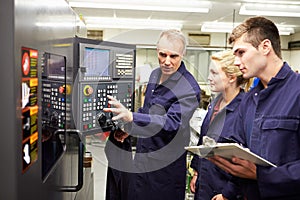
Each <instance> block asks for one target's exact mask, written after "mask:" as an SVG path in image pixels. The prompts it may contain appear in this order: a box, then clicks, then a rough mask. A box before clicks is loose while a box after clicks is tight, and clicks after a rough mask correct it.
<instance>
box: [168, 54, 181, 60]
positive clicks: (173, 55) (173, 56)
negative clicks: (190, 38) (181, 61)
mask: <svg viewBox="0 0 300 200" xmlns="http://www.w3.org/2000/svg"><path fill="white" fill-rule="evenodd" d="M178 57H179V55H177V54H172V55H170V58H172V59H176V58H178Z"/></svg>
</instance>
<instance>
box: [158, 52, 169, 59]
mask: <svg viewBox="0 0 300 200" xmlns="http://www.w3.org/2000/svg"><path fill="white" fill-rule="evenodd" d="M158 55H159V56H161V57H164V58H165V57H167V54H166V53H163V52H159V53H158Z"/></svg>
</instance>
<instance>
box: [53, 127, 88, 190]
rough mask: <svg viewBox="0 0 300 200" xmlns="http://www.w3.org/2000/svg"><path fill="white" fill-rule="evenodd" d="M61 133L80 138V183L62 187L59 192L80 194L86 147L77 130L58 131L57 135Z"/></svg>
mask: <svg viewBox="0 0 300 200" xmlns="http://www.w3.org/2000/svg"><path fill="white" fill-rule="evenodd" d="M61 132H64V133H69V134H70V135H76V136H78V140H77V141H78V182H77V185H74V186H61V187H59V190H60V191H62V192H78V191H79V190H80V189H81V188H82V186H83V158H84V145H83V142H82V141H81V139H80V131H79V130H77V129H66V130H65V129H58V130H56V133H57V134H59V133H61Z"/></svg>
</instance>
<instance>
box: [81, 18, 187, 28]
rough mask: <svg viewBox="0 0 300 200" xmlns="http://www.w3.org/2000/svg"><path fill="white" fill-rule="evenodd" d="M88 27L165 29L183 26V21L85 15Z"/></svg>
mask: <svg viewBox="0 0 300 200" xmlns="http://www.w3.org/2000/svg"><path fill="white" fill-rule="evenodd" d="M85 22H86V27H87V28H88V29H91V28H93V29H97V28H98V29H104V28H120V29H151V30H165V29H177V30H180V29H181V28H182V22H180V21H174V20H154V19H133V18H109V17H85Z"/></svg>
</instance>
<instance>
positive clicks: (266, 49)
mask: <svg viewBox="0 0 300 200" xmlns="http://www.w3.org/2000/svg"><path fill="white" fill-rule="evenodd" d="M259 48H260V50H261V51H262V53H263V54H264V55H267V54H269V53H270V51H271V49H272V48H273V47H272V42H271V41H270V40H269V39H264V40H263V41H262V42H261V43H260V45H259Z"/></svg>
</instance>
